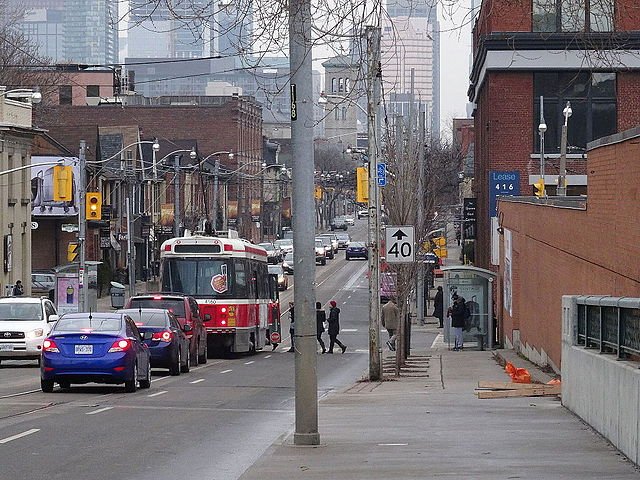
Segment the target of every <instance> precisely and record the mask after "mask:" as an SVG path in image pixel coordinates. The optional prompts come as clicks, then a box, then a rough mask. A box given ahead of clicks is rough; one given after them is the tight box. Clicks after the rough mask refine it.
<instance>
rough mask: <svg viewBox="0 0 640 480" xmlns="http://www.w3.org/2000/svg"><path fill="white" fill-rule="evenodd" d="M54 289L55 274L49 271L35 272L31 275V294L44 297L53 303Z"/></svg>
mask: <svg viewBox="0 0 640 480" xmlns="http://www.w3.org/2000/svg"><path fill="white" fill-rule="evenodd" d="M55 288H56V274H55V273H54V272H50V271H40V272H39V271H35V272H33V273H31V294H32V295H45V296H47V297H48V298H49V300H51V301H52V302H53V301H54V291H55Z"/></svg>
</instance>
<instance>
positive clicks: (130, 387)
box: [124, 363, 138, 393]
mask: <svg viewBox="0 0 640 480" xmlns="http://www.w3.org/2000/svg"><path fill="white" fill-rule="evenodd" d="M137 389H138V364H137V363H134V364H133V375H131V378H130V379H129V380H127V381H126V382H124V391H125V392H127V393H134V392H135V391H136V390H137Z"/></svg>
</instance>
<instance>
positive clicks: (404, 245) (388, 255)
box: [384, 225, 415, 263]
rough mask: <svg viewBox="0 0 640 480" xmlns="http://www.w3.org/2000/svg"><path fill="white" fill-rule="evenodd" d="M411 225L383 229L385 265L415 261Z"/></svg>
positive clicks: (413, 233) (412, 227)
mask: <svg viewBox="0 0 640 480" xmlns="http://www.w3.org/2000/svg"><path fill="white" fill-rule="evenodd" d="M414 228H415V227H414V226H413V225H401V226H388V227H386V228H385V235H384V236H385V247H384V248H385V260H386V261H387V263H413V262H414V261H415V232H414Z"/></svg>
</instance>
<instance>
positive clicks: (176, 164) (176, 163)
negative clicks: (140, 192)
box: [173, 155, 180, 237]
mask: <svg viewBox="0 0 640 480" xmlns="http://www.w3.org/2000/svg"><path fill="white" fill-rule="evenodd" d="M173 171H174V172H175V178H174V179H173V210H174V212H173V221H174V226H173V234H174V235H175V236H176V237H179V236H180V155H176V156H174V157H173Z"/></svg>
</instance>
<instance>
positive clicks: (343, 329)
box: [340, 328, 358, 332]
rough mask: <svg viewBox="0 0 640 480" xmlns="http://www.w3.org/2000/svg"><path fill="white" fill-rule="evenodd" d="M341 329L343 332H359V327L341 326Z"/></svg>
mask: <svg viewBox="0 0 640 480" xmlns="http://www.w3.org/2000/svg"><path fill="white" fill-rule="evenodd" d="M340 331H341V332H357V331H358V329H357V328H341V329H340Z"/></svg>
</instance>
